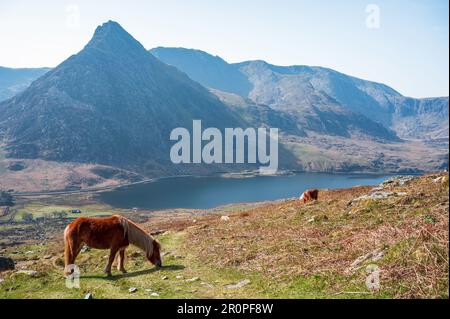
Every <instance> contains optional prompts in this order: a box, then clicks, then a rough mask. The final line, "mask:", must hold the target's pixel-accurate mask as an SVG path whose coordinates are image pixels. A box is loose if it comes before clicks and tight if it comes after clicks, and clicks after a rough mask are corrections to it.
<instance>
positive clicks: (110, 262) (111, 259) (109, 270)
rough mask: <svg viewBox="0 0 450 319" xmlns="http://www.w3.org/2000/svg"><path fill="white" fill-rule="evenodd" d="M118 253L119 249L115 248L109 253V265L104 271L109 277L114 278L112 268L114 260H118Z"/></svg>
mask: <svg viewBox="0 0 450 319" xmlns="http://www.w3.org/2000/svg"><path fill="white" fill-rule="evenodd" d="M117 251H118V249H117V248H115V247H113V248H111V251H110V253H109V260H108V264H107V265H106V267H105V270H104V272H105V274H107V275H108V276H112V274H111V266H112V264H113V262H114V259H115V258H116V254H117Z"/></svg>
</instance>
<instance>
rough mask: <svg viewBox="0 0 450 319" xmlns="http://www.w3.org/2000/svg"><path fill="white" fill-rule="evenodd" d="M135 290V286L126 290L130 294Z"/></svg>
mask: <svg viewBox="0 0 450 319" xmlns="http://www.w3.org/2000/svg"><path fill="white" fill-rule="evenodd" d="M136 291H137V288H136V287H131V288H130V289H128V292H129V293H130V294H133V293H135V292H136Z"/></svg>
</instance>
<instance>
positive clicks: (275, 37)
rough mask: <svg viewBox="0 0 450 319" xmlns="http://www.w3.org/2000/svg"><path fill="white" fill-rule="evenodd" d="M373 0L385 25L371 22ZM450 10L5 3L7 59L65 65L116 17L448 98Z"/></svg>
mask: <svg viewBox="0 0 450 319" xmlns="http://www.w3.org/2000/svg"><path fill="white" fill-rule="evenodd" d="M371 3H373V4H376V5H377V6H378V8H379V10H380V11H379V13H380V15H379V17H380V19H379V22H380V23H379V28H368V27H367V24H366V19H367V17H368V13H366V7H367V5H368V4H371ZM448 10H449V8H448V1H447V0H386V1H384V0H383V1H381V0H368V1H363V0H342V1H332V0H321V1H317V0H304V1H301V0H189V1H182V0H176V1H175V0H153V1H152V0H145V1H144V0H142V1H138V0H134V1H133V0H128V1H118V0H116V1H112V0H96V1H87V0H83V1H76V0H71V1H65V0H53V1H52V0H40V1H31V0H28V1H23V0H15V1H12V0H11V1H6V0H0V65H1V66H8V67H38V66H56V65H57V64H59V63H60V62H62V61H63V60H65V59H66V58H67V57H69V56H70V55H71V54H74V53H76V52H78V51H79V50H81V49H82V48H83V46H84V45H85V44H86V43H87V41H89V39H90V37H91V36H92V34H93V32H94V30H95V27H96V26H97V25H99V24H101V23H103V22H105V21H107V20H110V19H111V20H115V21H117V22H119V23H120V24H121V25H122V26H123V27H124V28H125V29H126V30H127V31H128V32H130V33H131V34H132V35H133V36H134V37H135V38H136V39H137V40H139V41H140V42H141V43H142V44H143V45H144V46H145V47H146V48H148V49H150V48H152V47H155V46H180V47H188V48H197V49H201V50H204V51H207V52H210V53H212V54H215V55H220V56H221V57H223V58H224V59H225V60H227V61H229V62H238V61H243V60H252V59H263V60H266V61H268V62H270V63H273V64H279V65H291V64H305V65H320V66H325V67H330V68H333V69H336V70H338V71H341V72H344V73H346V74H350V75H354V76H357V77H361V78H364V79H368V80H373V81H378V82H383V83H386V84H388V85H390V86H392V87H393V88H395V89H396V90H398V91H399V92H401V93H402V94H405V95H408V96H413V97H425V96H444V95H445V96H447V95H448V94H449V93H448V87H449V71H448V69H449V41H448V37H449V20H448ZM77 12H78V13H79V16H78V17H79V18H77ZM73 17H75V18H73ZM77 21H79V23H77Z"/></svg>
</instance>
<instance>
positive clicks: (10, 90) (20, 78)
mask: <svg viewBox="0 0 450 319" xmlns="http://www.w3.org/2000/svg"><path fill="white" fill-rule="evenodd" d="M49 70H50V69H49V68H36V69H12V68H5V67H1V66H0V101H3V100H6V99H9V98H11V97H13V96H14V95H16V94H17V93H19V92H22V91H23V90H24V89H26V88H27V87H28V86H29V85H30V84H31V82H33V81H34V80H36V79H37V78H38V77H40V76H42V75H43V74H44V73H46V72H48V71H49Z"/></svg>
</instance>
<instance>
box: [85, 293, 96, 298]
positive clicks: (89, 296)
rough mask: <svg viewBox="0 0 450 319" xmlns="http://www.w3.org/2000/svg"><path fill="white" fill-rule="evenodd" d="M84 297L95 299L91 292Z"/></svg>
mask: <svg viewBox="0 0 450 319" xmlns="http://www.w3.org/2000/svg"><path fill="white" fill-rule="evenodd" d="M84 299H94V296H92V294H91V293H90V292H89V293H87V294H86V295H85V296H84Z"/></svg>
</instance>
